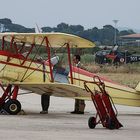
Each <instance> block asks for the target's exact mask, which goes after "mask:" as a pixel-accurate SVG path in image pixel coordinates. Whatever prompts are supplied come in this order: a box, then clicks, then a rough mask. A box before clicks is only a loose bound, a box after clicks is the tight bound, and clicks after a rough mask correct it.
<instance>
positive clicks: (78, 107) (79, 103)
mask: <svg viewBox="0 0 140 140" xmlns="http://www.w3.org/2000/svg"><path fill="white" fill-rule="evenodd" d="M80 60H81V57H80V55H74V57H73V62H74V64H75V66H76V67H78V68H81V69H83V67H82V65H81V63H80ZM84 109H85V101H84V100H80V99H75V105H74V111H72V112H71V113H72V114H84Z"/></svg>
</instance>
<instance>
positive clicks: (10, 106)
mask: <svg viewBox="0 0 140 140" xmlns="http://www.w3.org/2000/svg"><path fill="white" fill-rule="evenodd" d="M4 110H5V111H6V112H7V113H9V114H10V115H16V114H18V113H19V112H20V111H21V104H20V102H19V101H18V100H15V99H10V100H8V101H7V102H6V103H5V105H4Z"/></svg>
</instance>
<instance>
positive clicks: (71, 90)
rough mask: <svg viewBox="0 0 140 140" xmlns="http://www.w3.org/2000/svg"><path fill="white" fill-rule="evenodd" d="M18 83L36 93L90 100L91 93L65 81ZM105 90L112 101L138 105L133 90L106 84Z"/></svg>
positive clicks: (139, 96) (95, 87) (136, 96)
mask: <svg viewBox="0 0 140 140" xmlns="http://www.w3.org/2000/svg"><path fill="white" fill-rule="evenodd" d="M15 84H16V85H19V87H20V88H22V89H25V90H30V91H32V92H34V93H37V94H40V95H42V94H44V93H45V94H48V95H52V96H58V97H70V98H76V99H83V100H91V95H90V93H89V92H87V91H86V90H85V89H84V88H83V87H80V86H77V85H72V84H66V83H27V82H26V83H15ZM89 87H91V88H92V91H93V90H94V89H97V90H98V88H97V86H96V85H94V84H92V85H89ZM106 91H107V92H108V94H109V95H110V96H111V97H112V99H113V101H114V103H116V104H121V105H128V106H138V107H140V94H139V92H136V91H135V90H133V91H131V90H130V91H129V90H125V89H119V88H113V87H109V86H106Z"/></svg>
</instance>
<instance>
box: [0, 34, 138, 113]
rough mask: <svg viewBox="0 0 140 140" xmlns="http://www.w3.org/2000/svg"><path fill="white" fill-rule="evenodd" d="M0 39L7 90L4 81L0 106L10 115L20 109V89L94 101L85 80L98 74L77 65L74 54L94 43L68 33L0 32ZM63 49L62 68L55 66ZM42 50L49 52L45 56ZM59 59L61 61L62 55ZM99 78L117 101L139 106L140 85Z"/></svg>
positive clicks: (0, 59) (0, 66) (0, 69)
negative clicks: (134, 85) (123, 83)
mask: <svg viewBox="0 0 140 140" xmlns="http://www.w3.org/2000/svg"><path fill="white" fill-rule="evenodd" d="M0 39H1V48H0V79H1V81H2V82H4V83H5V84H7V88H6V89H5V88H3V86H2V84H1V87H2V89H3V95H2V96H1V98H0V107H1V108H4V109H5V110H6V111H7V112H8V113H9V114H17V113H18V112H19V111H20V110H21V104H20V102H19V101H18V100H17V97H18V94H19V91H18V89H19V88H22V89H25V90H29V91H32V92H34V93H37V94H40V95H42V94H44V93H45V94H48V95H52V96H59V97H70V98H76V99H84V100H91V97H90V93H88V92H87V91H86V90H85V88H84V82H85V81H93V77H94V76H96V74H94V73H91V72H88V71H86V70H83V69H80V68H77V67H74V66H73V65H72V61H71V55H72V49H73V48H75V49H78V48H91V47H94V46H95V44H94V43H92V42H90V41H88V40H86V39H83V38H81V37H78V36H75V35H70V34H65V33H0ZM60 49H63V51H65V52H66V57H65V62H67V63H68V64H67V65H65V62H63V64H62V66H61V67H60V66H59V63H58V66H57V67H56V66H55V64H56V63H57V61H58V59H56V58H58V57H57V54H56V53H57V52H59V50H60ZM42 52H43V53H44V52H46V53H45V56H44V58H43V55H42ZM52 57H53V59H54V61H53V59H51V58H52ZM62 58H63V57H62ZM59 61H60V62H62V61H61V58H59ZM53 62H54V63H53ZM100 79H101V80H103V81H104V82H105V85H106V90H107V92H108V93H109V95H110V96H111V97H112V99H113V101H114V102H115V103H116V104H122V105H130V106H140V84H138V85H137V87H136V88H135V89H133V88H129V87H127V86H124V85H120V84H118V83H116V82H113V81H112V80H109V79H107V78H104V77H100ZM12 86H13V87H12ZM93 87H94V89H98V87H97V86H96V85H95V84H92V85H91V88H93Z"/></svg>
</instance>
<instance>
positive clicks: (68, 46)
mask: <svg viewBox="0 0 140 140" xmlns="http://www.w3.org/2000/svg"><path fill="white" fill-rule="evenodd" d="M67 51H68V61H69V68H70V79H71V84H73V75H72V66H71V58H70V45H69V44H68V43H67Z"/></svg>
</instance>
